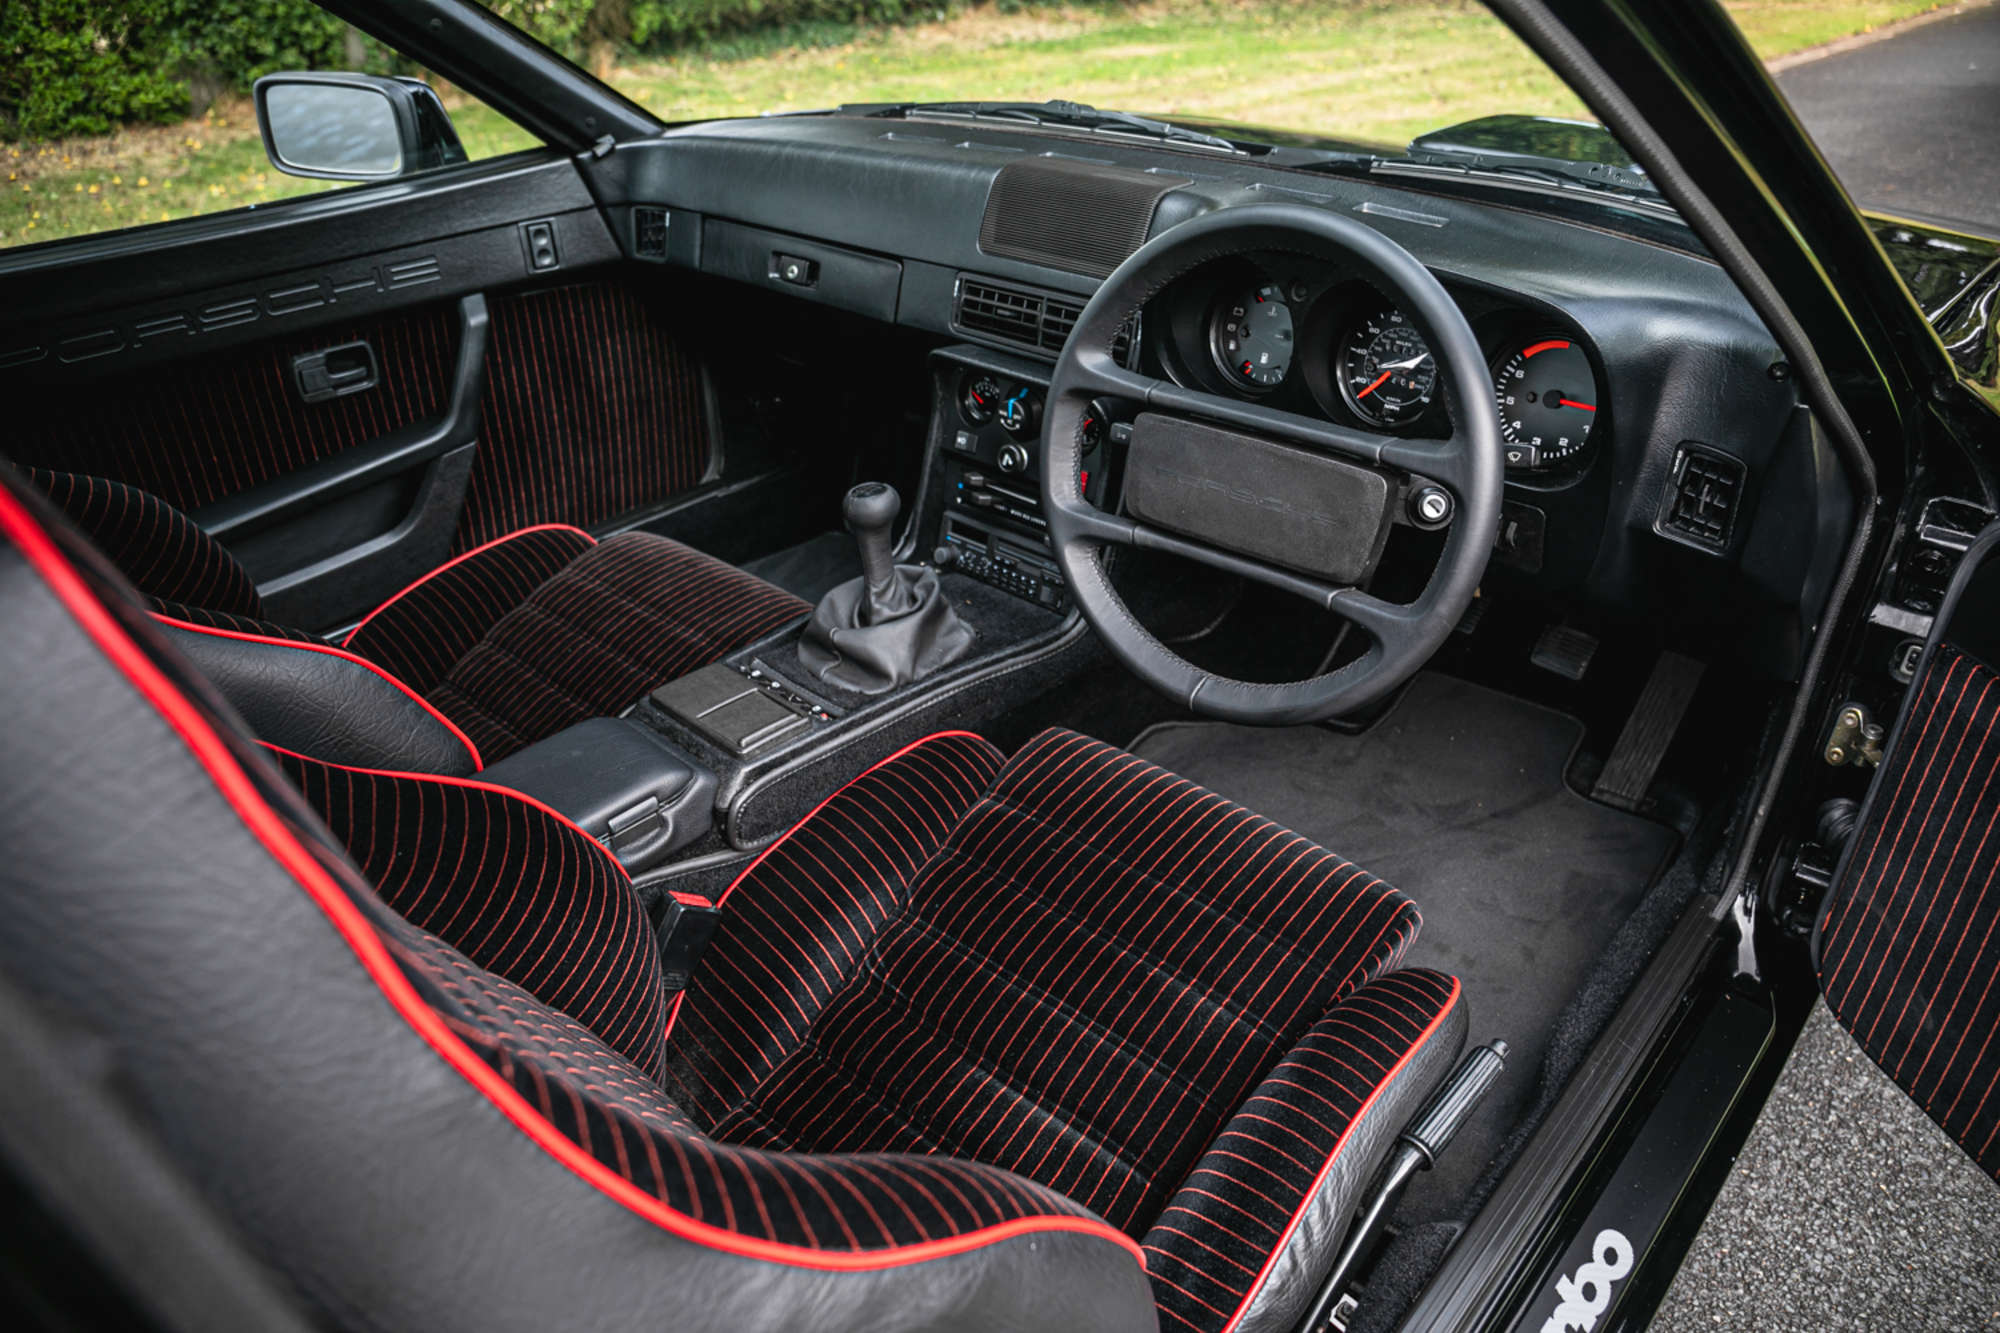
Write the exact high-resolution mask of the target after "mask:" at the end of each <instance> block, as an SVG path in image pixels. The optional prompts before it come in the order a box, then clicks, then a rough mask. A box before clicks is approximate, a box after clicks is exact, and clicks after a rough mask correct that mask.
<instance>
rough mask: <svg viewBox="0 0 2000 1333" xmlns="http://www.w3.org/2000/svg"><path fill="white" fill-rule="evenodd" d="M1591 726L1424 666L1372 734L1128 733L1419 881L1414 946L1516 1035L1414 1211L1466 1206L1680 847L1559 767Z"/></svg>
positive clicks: (1184, 768)
mask: <svg viewBox="0 0 2000 1333" xmlns="http://www.w3.org/2000/svg"><path fill="white" fill-rule="evenodd" d="M1582 735H1583V724H1582V723H1580V722H1578V721H1577V720H1576V719H1574V718H1572V717H1569V716H1567V715H1565V714H1562V713H1557V712H1553V711H1551V710H1549V709H1546V708H1543V707H1541V706H1539V705H1537V704H1531V703H1527V702H1525V701H1523V700H1520V699H1516V698H1513V697H1511V696H1508V695H1504V694H1499V693H1496V692H1494V691H1492V690H1488V689H1484V688H1482V687H1480V686H1477V685H1472V684H1468V683H1466V682H1464V681H1460V680H1456V679H1453V678H1451V677H1448V676H1440V675H1434V674H1428V673H1427V674H1425V675H1422V676H1419V677H1418V678H1417V680H1416V681H1415V682H1414V683H1413V684H1412V685H1411V686H1410V688H1409V690H1408V692H1407V693H1405V695H1404V696H1403V698H1402V700H1401V701H1400V702H1399V703H1398V704H1397V705H1396V707H1395V709H1394V710H1393V711H1392V712H1391V713H1390V714H1389V715H1388V716H1387V717H1386V718H1384V719H1382V721H1380V722H1378V723H1376V725H1375V726H1374V727H1372V728H1370V729H1369V731H1368V732H1367V733H1365V734H1363V735H1359V736H1351V735H1343V734H1341V733H1338V732H1334V731H1329V730H1326V729H1324V728H1321V727H1286V728H1271V729H1266V728H1258V727H1239V726H1231V725H1227V724H1224V723H1215V722H1185V723H1182V722H1176V723H1168V724H1166V725H1163V726H1159V727H1155V728H1153V729H1152V730H1150V731H1148V732H1147V733H1145V734H1144V735H1143V736H1142V737H1140V739H1139V741H1138V743H1137V744H1136V745H1135V746H1134V747H1133V749H1134V750H1135V751H1136V752H1137V753H1138V754H1140V755H1142V756H1144V757H1145V758H1147V759H1150V760H1152V761H1153V762H1154V763H1156V764H1159V765H1161V766H1162V767H1164V768H1168V769H1171V770H1173V771H1174V772H1176V773H1179V774H1181V775H1183V776H1184V777H1187V778H1189V779H1191V780H1192V781H1195V782H1198V783H1200V784H1201V785H1202V786H1204V787H1207V788H1209V789H1210V790H1212V791H1215V792H1219V793H1220V794H1222V795H1224V796H1227V797H1229V798H1230V799H1231V800H1234V801H1238V802H1240V803H1241V804H1243V805H1246V806H1248V807H1249V808H1250V809H1252V810H1255V811H1257V812H1258V813H1259V814H1262V815H1264V816H1266V817H1268V818H1270V819H1273V820H1276V821H1277V822H1278V823H1280V824H1283V825H1285V826H1287V827H1289V828H1292V829H1295V830H1297V831H1298V832H1300V833H1303V834H1304V835H1306V836H1307V837H1309V838H1312V839H1313V840H1314V841H1316V842H1319V843H1322V844H1323V845H1325V846H1326V847H1328V848H1330V849H1331V850H1333V851H1335V852H1338V853H1339V854H1340V855H1342V856H1344V857H1346V858H1348V859H1349V860H1351V861H1353V862H1355V863H1356V864H1358V865H1361V866H1363V867H1365V868H1367V869H1368V870H1370V871H1372V872H1374V873H1375V874H1377V875H1380V876H1381V877H1382V878H1383V879H1385V880H1387V881H1388V882H1389V883H1391V884H1394V885H1395V886H1396V887H1397V888H1399V889H1402V890H1403V891H1404V892H1405V893H1407V894H1409V895H1410V896H1411V897H1412V898H1414V899H1415V900H1416V903H1417V906H1418V907H1419V908H1420V909H1421V910H1422V912H1423V918H1424V920H1423V929H1422V931H1421V932H1420V933H1419V934H1418V937H1417V942H1416V945H1415V946H1414V947H1413V948H1412V949H1411V951H1410V956H1409V959H1408V961H1409V962H1410V963H1411V964H1414V965H1419V966H1424V967H1434V968H1438V969H1439V970H1441V971H1446V972H1450V973H1453V974H1454V975H1456V976H1457V977H1458V978H1459V979H1460V980H1461V981H1462V982H1463V983H1464V986H1465V994H1466V999H1467V1002H1468V1003H1469V1004H1470V1006H1471V1010H1470V1012H1471V1018H1472V1030H1471V1035H1470V1038H1469V1040H1470V1041H1471V1042H1475V1043H1476V1042H1483V1041H1487V1040H1489V1039H1491V1038H1493V1037H1503V1038H1505V1039H1506V1041H1507V1043H1508V1045H1509V1046H1510V1047H1511V1048H1512V1051H1513V1054H1512V1055H1511V1056H1510V1058H1509V1059H1508V1062H1507V1069H1506V1072H1505V1073H1504V1074H1503V1075H1502V1076H1501V1079H1500V1082H1499V1083H1498V1085H1496V1087H1495V1088H1494V1090H1493V1091H1492V1092H1491V1093H1490V1094H1488V1096H1487V1099H1486V1101H1485V1103H1484V1104H1483V1105H1482V1106H1481V1108H1480V1110H1479V1111H1478V1112H1477V1114H1476V1115H1475V1117H1474V1119H1473V1121H1472V1122H1471V1123H1470V1124H1468V1125H1467V1126H1466V1128H1465V1130H1464V1132H1463V1133H1461V1134H1460V1136H1459V1138H1458V1140H1457V1141H1456V1142H1455V1143H1454V1144H1453V1145H1452V1148H1451V1150H1450V1151H1449V1152H1448V1153H1446V1154H1445V1156H1444V1158H1443V1160H1442V1161H1440V1162H1439V1163H1438V1165H1437V1167H1436V1168H1434V1169H1433V1170H1431V1171H1429V1172H1426V1173H1425V1174H1423V1175H1421V1176H1419V1177H1418V1178H1417V1180H1416V1182H1415V1183H1414V1184H1413V1185H1412V1186H1411V1189H1410V1192H1409V1194H1408V1195H1407V1196H1406V1198H1405V1201H1404V1205H1403V1207H1402V1209H1401V1210H1400V1211H1399V1218H1400V1219H1401V1220H1402V1221H1403V1222H1404V1223H1405V1224H1412V1223H1418V1222H1424V1221H1433V1220H1440V1219H1450V1218H1455V1217H1456V1216H1457V1215H1458V1213H1459V1208H1458V1201H1459V1200H1460V1199H1462V1198H1463V1196H1464V1195H1465V1194H1466V1193H1467V1192H1468V1191H1469V1190H1470V1189H1471V1187H1472V1184H1473V1182H1474V1181H1476V1180H1477V1179H1478V1177H1479V1175H1480V1174H1481V1172H1483V1171H1484V1170H1485V1168H1486V1166H1487V1163H1488V1162H1489V1161H1491V1160H1492V1157H1493V1155H1494V1153H1495V1152H1496V1151H1497V1150H1498V1149H1499V1147H1500V1145H1501V1143H1502V1141H1503V1140H1504V1139H1505V1138H1506V1135H1507V1132H1508V1130H1509V1128H1510V1127H1511V1126H1512V1125H1513V1123H1514V1121H1515V1120H1516V1119H1517V1118H1518V1117H1519V1116H1520V1115H1521V1114H1523V1113H1524V1112H1525V1111H1526V1110H1527V1109H1528V1107H1529V1105H1530V1104H1531V1103H1532V1101H1533V1099H1534V1096H1535V1088H1536V1071H1537V1070H1538V1069H1539V1067H1540V1065H1541V1062H1542V1057H1543V1055H1544V1053H1545V1052H1546V1050H1547V1046H1548V1036H1549V1033H1550V1030H1551V1028H1552V1025H1553V1023H1554V1020H1555V1017H1556V1015H1557V1013H1558V1012H1559V1011H1560V1010H1561V1009H1562V1007H1563V1005H1564V1003H1565V1002H1567V1001H1568V999H1569V997H1570V995H1571V994H1572V993H1573V992H1574V991H1576V990H1577V988H1578V987H1580V986H1581V985H1583V983H1584V981H1585V979H1586V977H1587V976H1588V975H1589V974H1590V971H1591V969H1592V967H1593V965H1594V964H1595V963H1596V961H1597V959H1598V957H1599V955H1600V954H1601V953H1602V952H1603V950H1604V949H1605V947H1606V945H1608V944H1609V943H1610V941H1611V938H1612V936H1613V935H1614V934H1616V933H1617V930H1618V927H1619V925H1620V924H1621V923H1622V922H1623V921H1624V920H1625V918H1626V916H1627V915H1628V914H1630V912H1631V911H1632V909H1633V908H1634V906H1635V905H1636V904H1637V903H1638V901H1639V899H1640V897H1641V896H1642V895H1643V894H1644V893H1645V891H1646V887H1647V885H1648V884H1650V883H1651V882H1652V880H1653V878H1654V877H1655V876H1656V875H1657V874H1658V873H1659V870H1660V868H1661V866H1663V865H1664V864H1665V862H1666V859H1667V857H1668V855H1669V854H1670V853H1671V852H1672V850H1673V848H1674V845H1675V841H1676V835H1675V833H1674V832H1673V830H1671V829H1668V828H1665V827H1663V826H1661V825H1659V824H1655V823H1653V822H1652V821H1650V820H1646V819H1642V818H1639V817H1638V816H1636V815H1629V814H1626V813H1624V812H1622V811H1618V810H1613V809H1611V808H1610V807H1608V806H1604V805H1598V804H1596V803H1595V802H1592V801H1589V800H1586V799H1585V798H1583V797H1581V796H1578V795H1577V794H1576V793H1574V792H1572V791H1571V790H1570V789H1569V788H1568V787H1567V786H1566V785H1565V784H1564V782H1563V772H1564V770H1565V768H1566V767H1567V766H1568V763H1569V758H1570V754H1571V752H1572V751H1573V750H1574V749H1575V748H1576V744H1577V742H1578V741H1579V740H1580V739H1581V737H1582Z"/></svg>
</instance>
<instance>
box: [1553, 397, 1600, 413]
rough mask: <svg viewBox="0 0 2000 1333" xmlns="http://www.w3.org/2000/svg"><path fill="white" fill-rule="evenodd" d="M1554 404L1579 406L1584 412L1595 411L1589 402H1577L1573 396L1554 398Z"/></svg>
mask: <svg viewBox="0 0 2000 1333" xmlns="http://www.w3.org/2000/svg"><path fill="white" fill-rule="evenodd" d="M1556 405H1557V406H1558V407H1580V408H1582V409H1583V410H1584V411H1586V412H1595V411H1596V410H1597V409H1596V408H1595V407H1592V406H1591V405H1590V404H1589V403H1579V402H1578V401H1576V399H1574V398H1558V399H1556Z"/></svg>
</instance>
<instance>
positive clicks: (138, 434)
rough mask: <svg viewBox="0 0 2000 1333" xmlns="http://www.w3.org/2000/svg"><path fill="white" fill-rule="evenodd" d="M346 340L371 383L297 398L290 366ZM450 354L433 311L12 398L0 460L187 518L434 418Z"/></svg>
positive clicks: (452, 323)
mask: <svg viewBox="0 0 2000 1333" xmlns="http://www.w3.org/2000/svg"><path fill="white" fill-rule="evenodd" d="M355 343H362V344H365V345H366V346H368V347H369V348H371V349H373V352H374V355H375V359H376V362H377V366H378V382H377V384H376V385H375V387H374V388H371V389H367V390H364V391H362V392H359V393H353V394H349V395H346V396H343V397H338V398H334V399H332V400H330V401H326V402H319V403H308V402H306V401H305V400H304V398H303V397H302V396H301V393H300V391H299V388H298V386H297V384H296V383H295V382H294V380H293V375H292V364H293V361H294V359H295V358H297V357H300V356H304V355H307V354H310V353H313V352H319V351H323V350H325V349H327V348H334V347H342V346H346V345H351V344H355ZM457 344H458V328H457V318H456V314H455V311H454V309H453V304H452V303H449V302H446V303H443V304H438V303H431V304H428V305H425V306H422V307H418V308H416V309H413V310H410V311H399V312H397V313H394V314H390V315H384V316H377V317H375V318H372V319H367V320H359V321H353V322H343V323H340V324H335V325H331V326H328V327H326V328H323V329H316V330H313V331H311V332H309V333H301V334H294V335H291V336H288V337H280V338H273V339H271V340H269V341H268V342H264V343H261V344H256V345H253V346H250V347H246V348H237V349H229V350H225V351H219V352H210V353H208V354H206V355H203V356H196V357H190V358H189V359H187V360H185V361H182V362H178V363H174V364H170V365H166V366H160V367H157V368H154V369H151V370H145V371H138V372H134V373H131V374H123V375H117V376H115V377H107V378H106V379H104V380H101V381H98V382H96V383H95V384H93V385H76V386H69V385H65V386H62V387H61V388H60V389H55V390H53V391H51V392H47V393H43V394H32V393H29V394H17V395H16V396H15V401H16V402H17V404H18V406H19V409H20V414H21V415H20V417H17V420H19V421H21V424H22V426H23V429H22V430H21V431H20V432H19V434H18V435H16V436H15V437H14V439H13V441H12V443H11V444H10V445H9V447H8V453H9V454H10V455H11V456H12V457H13V458H14V460H15V461H16V462H18V463H24V464H28V465H31V466H35V467H45V468H52V469H55V470H58V471H65V472H82V473H87V474H89V475H91V476H98V477H110V478H112V479H114V480H117V481H122V482H126V483H128V484H130V485H133V486H137V487H140V488H141V489H143V490H148V491H151V492H153V494H155V495H158V496H159V497H161V498H162V499H164V500H166V501H167V502H168V503H170V504H172V505H174V506H176V507H178V508H181V509H185V510H187V511H189V512H190V513H194V512H196V511H198V510H200V509H202V508H204V507H206V506H209V505H212V504H214V503H215V502H216V501H218V500H225V499H228V498H229V497H231V496H234V495H238V494H240V493H242V492H244V491H247V490H250V489H251V488H252V487H255V486H258V485H261V484H263V483H266V482H270V481H274V480H276V479H278V478H280V477H283V476H286V475H288V474H290V473H293V472H296V471H297V470H299V469H300V468H303V467H305V466H307V465H308V464H312V463H316V462H319V461H320V460H321V459H325V458H330V457H332V456H333V455H334V454H337V453H339V452H341V451H342V450H345V449H351V448H353V447H354V446H355V445H358V444H365V443H367V442H368V441H370V440H373V439H375V438H377V437H379V436H383V435H387V434H389V433H390V432H392V431H395V430H399V429H401V428H403V427H406V426H410V425H413V424H415V423H417V422H419V421H425V420H428V419H430V418H432V417H435V416H437V415H439V414H440V413H442V412H443V411H444V408H445V406H446V403H447V400H448V397H449V394H450V389H451V369H452V361H453V357H454V356H455V354H456V352H457ZM218 535H220V534H218Z"/></svg>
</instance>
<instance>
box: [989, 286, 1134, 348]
mask: <svg viewBox="0 0 2000 1333" xmlns="http://www.w3.org/2000/svg"><path fill="white" fill-rule="evenodd" d="M1082 314H1083V301H1082V299H1081V298H1078V297H1069V296H1057V295H1055V294H1053V293H1047V294H1044V293H1041V292H1031V291H1024V290H1022V289H1020V288H1018V287H1004V286H1001V285H1000V284H999V283H993V282H984V281H981V280H980V279H977V278H960V279H959V283H958V311H957V319H958V326H959V327H960V328H962V329H964V330H965V331H966V332H968V333H983V334H986V335H987V336H989V337H993V338H1000V339H1004V340H1005V341H1007V342H1012V343H1018V344H1020V345H1021V346H1023V347H1032V348H1035V349H1036V350H1038V351H1042V352H1047V353H1049V354H1050V355H1055V354H1056V353H1059V352H1061V351H1062V349H1063V344H1064V343H1066V342H1068V341H1069V335H1070V334H1071V333H1072V332H1073V331H1075V329H1076V321H1077V319H1078V318H1079V317H1080V316H1081V315H1082ZM1111 352H1112V356H1113V357H1114V358H1116V360H1117V361H1118V363H1119V364H1120V365H1130V364H1131V355H1132V321H1130V320H1127V321H1126V322H1125V323H1124V324H1123V325H1121V326H1120V327H1119V330H1118V336H1117V337H1116V338H1115V339H1113V340H1112V344H1111Z"/></svg>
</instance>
